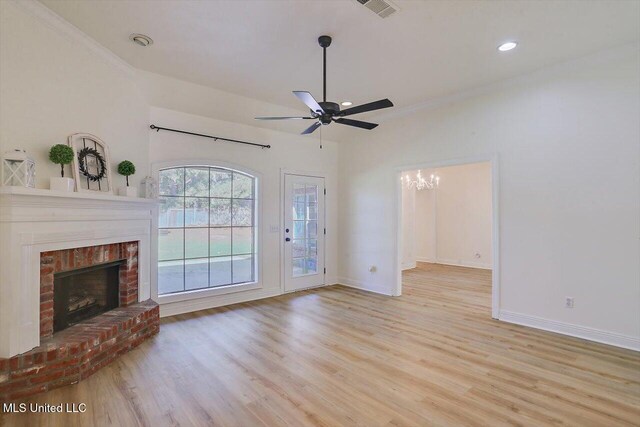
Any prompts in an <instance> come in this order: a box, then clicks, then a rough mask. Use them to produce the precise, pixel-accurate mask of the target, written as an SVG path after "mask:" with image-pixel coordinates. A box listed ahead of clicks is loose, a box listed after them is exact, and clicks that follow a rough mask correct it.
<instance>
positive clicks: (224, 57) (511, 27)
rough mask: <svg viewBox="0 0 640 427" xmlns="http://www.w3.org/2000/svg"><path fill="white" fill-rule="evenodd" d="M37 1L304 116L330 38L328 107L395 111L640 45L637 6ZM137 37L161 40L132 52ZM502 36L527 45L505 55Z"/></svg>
mask: <svg viewBox="0 0 640 427" xmlns="http://www.w3.org/2000/svg"><path fill="white" fill-rule="evenodd" d="M41 1H42V3H44V4H45V5H46V6H47V7H49V8H50V9H52V10H54V11H55V12H56V13H58V14H59V15H61V16H63V17H64V18H65V19H67V20H68V21H70V22H71V23H73V24H74V25H76V26H77V27H78V28H80V29H81V30H83V31H84V32H85V33H87V34H89V35H90V36H92V37H93V38H94V39H96V40H97V41H98V42H99V43H101V44H102V45H104V46H106V47H107V48H109V49H110V50H112V51H113V52H114V53H116V54H117V55H118V56H120V57H121V58H123V59H124V60H125V61H127V62H129V63H130V64H132V65H133V66H135V67H136V68H140V69H143V70H147V71H151V72H155V73H159V74H164V75H168V76H172V77H176V78H179V79H183V80H187V81H191V82H194V83H199V84H203V85H207V86H210V87H214V88H217V89H222V90H225V91H228V92H232V93H237V94H240V95H244V96H248V97H252V98H255V99H258V100H262V101H267V102H270V103H274V104H278V105H282V106H284V107H293V108H296V109H299V110H300V113H306V109H305V107H304V106H303V105H302V104H301V103H300V102H299V101H298V100H297V99H296V98H295V97H294V96H293V95H292V94H291V91H292V90H309V91H311V92H312V93H313V94H314V95H315V96H316V98H318V99H320V98H321V96H322V50H321V49H320V47H318V45H317V41H316V40H317V37H318V36H319V35H321V34H329V35H331V36H332V37H333V45H332V46H331V47H330V48H329V50H328V98H329V100H332V101H338V102H339V101H343V100H350V101H353V102H354V104H359V103H365V102H369V101H373V100H377V99H380V98H389V99H391V100H392V101H393V102H394V103H395V105H396V106H398V107H406V106H409V105H413V104H416V103H420V102H424V101H427V100H429V99H434V98H438V97H442V96H446V95H450V94H453V93H456V92H460V91H464V90H468V89H471V88H474V87H478V86H482V85H485V84H488V83H493V82H496V81H500V80H502V79H505V78H508V77H512V76H515V75H519V74H523V73H526V72H529V71H533V70H535V69H539V68H541V67H544V66H546V65H550V64H553V63H557V62H561V61H563V60H567V59H570V58H574V57H579V56H583V55H585V54H588V53H591V52H595V51H598V50H601V49H605V48H607V47H612V46H616V45H621V44H624V43H628V42H632V41H637V40H639V39H640V18H639V16H640V2H638V1H636V0H631V1H625V0H617V1H610V0H604V1H596V0H594V1H584V0H580V1H560V0H552V1H545V0H541V1H538V0H536V1H455V0H446V1H410V0H395V2H396V4H398V5H399V6H400V8H401V10H400V11H399V12H397V13H396V14H395V15H393V16H392V17H390V18H387V19H381V18H379V17H378V16H377V15H375V14H373V13H372V12H371V11H369V10H368V9H366V8H365V7H363V6H361V5H360V4H359V3H357V2H356V0H333V1H330V0H322V1H320V0H233V1H200V0H190V1H164V0H100V1H84V0H41ZM133 32H138V33H143V34H147V35H149V36H150V37H152V38H153V39H154V41H155V43H154V44H153V45H152V46H151V47H147V48H141V47H139V46H136V45H134V44H133V43H132V42H130V41H129V39H128V37H129V34H130V33H133ZM506 40H518V41H519V42H520V45H519V46H518V47H517V48H516V49H515V50H513V51H511V52H506V53H500V52H498V51H497V50H496V47H497V45H498V44H500V43H501V42H503V41H506ZM273 113H275V112H274V111H269V112H263V111H247V115H248V116H255V115H265V114H273ZM292 122H293V124H292V129H294V128H295V129H297V128H299V127H300V123H299V122H297V121H292ZM353 131H354V132H362V131H361V130H358V129H354V130H353Z"/></svg>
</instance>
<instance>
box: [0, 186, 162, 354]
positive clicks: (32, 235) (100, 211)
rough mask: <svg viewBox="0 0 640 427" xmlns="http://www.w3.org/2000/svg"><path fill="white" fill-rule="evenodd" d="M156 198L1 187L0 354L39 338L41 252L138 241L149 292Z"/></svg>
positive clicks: (141, 294) (145, 293)
mask: <svg viewBox="0 0 640 427" xmlns="http://www.w3.org/2000/svg"><path fill="white" fill-rule="evenodd" d="M156 210H157V201H156V200H153V199H142V198H131V197H121V196H114V195H106V194H93V193H65V192H56V191H51V190H41V189H32V188H24V187H0V357H12V356H14V355H16V354H20V353H24V352H26V351H29V350H31V349H32V348H33V347H36V346H38V345H39V344H40V253H41V252H44V251H52V250H58V249H71V248H78V247H85V246H94V245H103V244H109V243H117V242H126V241H138V242H139V246H138V275H139V277H138V284H139V290H138V298H139V300H140V301H143V300H146V299H148V298H150V296H151V291H150V277H151V276H150V250H151V233H152V229H153V227H154V224H155V217H156V214H157V211H156Z"/></svg>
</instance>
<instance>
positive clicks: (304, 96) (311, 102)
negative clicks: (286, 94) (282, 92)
mask: <svg viewBox="0 0 640 427" xmlns="http://www.w3.org/2000/svg"><path fill="white" fill-rule="evenodd" d="M293 94H294V95H295V96H297V97H298V99H299V100H300V101H302V102H304V103H305V105H306V106H307V107H309V109H310V110H311V111H313V112H315V113H319V114H324V110H323V109H322V107H321V106H320V104H318V101H316V99H315V98H314V97H313V95H311V94H310V93H309V92H305V91H301V90H294V91H293Z"/></svg>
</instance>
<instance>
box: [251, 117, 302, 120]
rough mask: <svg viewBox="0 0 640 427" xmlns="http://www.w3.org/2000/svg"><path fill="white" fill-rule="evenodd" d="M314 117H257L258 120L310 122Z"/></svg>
mask: <svg viewBox="0 0 640 427" xmlns="http://www.w3.org/2000/svg"><path fill="white" fill-rule="evenodd" d="M313 118H314V117H255V119H256V120H308V119H313Z"/></svg>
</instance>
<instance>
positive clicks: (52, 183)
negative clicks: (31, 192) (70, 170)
mask: <svg viewBox="0 0 640 427" xmlns="http://www.w3.org/2000/svg"><path fill="white" fill-rule="evenodd" d="M73 184H74V181H73V178H53V177H51V178H49V188H50V189H51V190H53V191H73V190H74V185H73Z"/></svg>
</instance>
